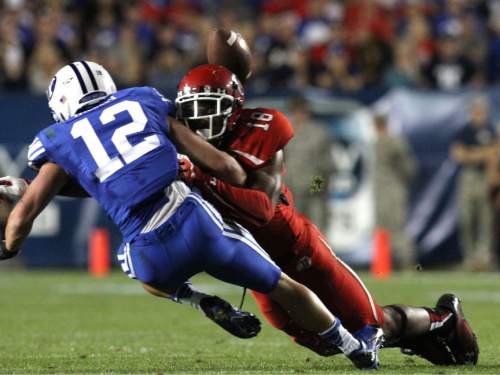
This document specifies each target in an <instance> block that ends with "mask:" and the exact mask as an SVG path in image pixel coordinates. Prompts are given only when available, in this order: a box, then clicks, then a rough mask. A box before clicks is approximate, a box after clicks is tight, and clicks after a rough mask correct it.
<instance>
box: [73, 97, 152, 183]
mask: <svg viewBox="0 0 500 375" xmlns="http://www.w3.org/2000/svg"><path fill="white" fill-rule="evenodd" d="M125 111H126V112H128V113H129V114H130V117H131V118H132V122H129V123H126V124H124V125H122V126H120V127H119V128H117V129H116V130H115V131H114V132H113V135H112V137H111V141H112V142H113V144H114V145H115V147H116V149H117V150H118V152H119V154H120V156H121V159H120V158H119V157H118V156H115V157H113V158H110V157H109V155H108V153H107V152H106V150H105V149H104V146H103V144H102V142H101V141H100V140H99V137H98V136H97V134H96V132H95V130H94V128H93V127H92V124H91V123H90V121H89V119H88V118H83V119H81V120H79V121H77V122H75V123H74V124H73V127H72V128H71V135H72V136H73V138H74V139H77V138H82V140H83V142H84V143H85V145H86V146H87V148H88V150H89V152H90V155H92V158H93V159H94V161H95V163H96V164H97V169H96V171H95V175H96V177H97V178H98V179H99V181H101V182H104V181H105V180H106V179H107V178H108V177H110V176H111V175H113V174H114V173H115V172H117V171H118V170H120V169H121V168H123V167H124V165H125V164H130V163H132V162H133V161H135V160H137V159H139V158H140V157H141V156H143V155H145V154H147V153H148V152H150V151H152V150H154V149H155V148H157V147H158V146H159V145H160V139H159V138H158V136H157V135H150V136H148V137H144V140H143V141H142V142H139V143H137V144H135V145H131V144H130V142H129V141H128V139H127V136H129V135H132V134H136V133H139V132H141V131H143V130H144V129H145V127H146V124H147V122H148V119H147V117H146V114H145V113H144V110H143V109H142V107H141V105H140V104H139V102H136V101H131V100H124V101H122V102H119V103H116V104H115V105H112V106H110V107H108V108H106V109H104V110H103V111H102V113H101V115H100V116H99V121H100V124H101V125H102V126H106V125H109V124H110V123H112V122H113V121H115V120H116V115H117V114H118V113H120V112H125ZM122 160H123V161H124V162H125V164H124V163H123V162H122Z"/></svg>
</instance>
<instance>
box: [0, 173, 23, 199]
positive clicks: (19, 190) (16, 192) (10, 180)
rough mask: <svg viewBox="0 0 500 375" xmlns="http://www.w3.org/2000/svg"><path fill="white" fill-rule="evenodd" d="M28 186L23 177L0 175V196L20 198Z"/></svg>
mask: <svg viewBox="0 0 500 375" xmlns="http://www.w3.org/2000/svg"><path fill="white" fill-rule="evenodd" d="M27 187H28V181H26V180H25V179H24V178H19V177H11V176H5V177H0V198H5V197H7V198H9V199H15V198H21V197H22V196H23V194H24V192H25V191H26V188H27Z"/></svg>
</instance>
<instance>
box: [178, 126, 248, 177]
mask: <svg viewBox="0 0 500 375" xmlns="http://www.w3.org/2000/svg"><path fill="white" fill-rule="evenodd" d="M168 122H169V124H170V133H169V137H170V139H171V140H172V141H173V142H174V144H175V145H176V146H177V149H178V150H179V152H181V153H183V154H186V155H187V156H189V158H190V159H192V160H193V161H194V163H195V164H196V165H198V166H199V167H200V168H202V169H204V170H206V171H207V172H208V173H210V174H211V175H212V176H214V177H217V178H219V179H221V180H222V181H225V182H227V183H229V184H232V185H237V186H243V185H244V184H245V181H246V178H247V175H246V172H245V171H244V170H243V168H242V167H241V165H240V164H239V163H238V162H237V161H236V160H235V159H234V158H233V157H232V156H230V155H229V154H227V153H225V152H223V151H220V150H218V149H216V148H215V147H214V146H212V145H211V144H210V143H208V142H206V141H204V140H203V139H202V138H201V137H199V136H198V135H197V134H195V133H194V132H192V131H191V130H190V129H188V128H187V127H186V126H185V125H184V124H182V123H181V122H180V121H178V120H176V119H174V118H173V117H170V116H169V117H168Z"/></svg>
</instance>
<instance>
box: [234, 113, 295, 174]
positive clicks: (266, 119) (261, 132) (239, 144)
mask: <svg viewBox="0 0 500 375" xmlns="http://www.w3.org/2000/svg"><path fill="white" fill-rule="evenodd" d="M235 126H236V129H235V131H236V137H235V139H234V140H233V141H232V142H231V144H230V145H229V147H228V151H230V152H231V153H232V154H233V155H234V156H235V157H236V158H237V159H238V161H240V162H241V163H242V164H243V165H244V166H245V167H247V168H250V169H256V168H259V167H261V166H263V165H265V164H266V163H267V162H268V161H269V160H271V159H272V158H273V157H274V155H275V154H276V152H278V151H279V150H281V149H282V148H283V147H285V146H286V144H287V143H288V142H289V141H290V139H292V137H293V128H292V125H291V124H290V121H289V120H288V118H287V117H286V116H285V115H284V114H283V113H281V112H280V111H277V110H275V109H269V108H252V109H244V110H243V111H242V114H241V115H240V117H239V118H238V120H237V122H236V124H235Z"/></svg>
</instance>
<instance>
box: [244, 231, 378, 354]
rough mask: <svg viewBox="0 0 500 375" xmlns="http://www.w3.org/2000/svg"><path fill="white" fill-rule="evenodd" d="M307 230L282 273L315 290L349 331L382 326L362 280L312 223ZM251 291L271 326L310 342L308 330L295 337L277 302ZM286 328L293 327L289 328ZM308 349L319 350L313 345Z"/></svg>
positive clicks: (374, 304) (284, 312)
mask: <svg viewBox="0 0 500 375" xmlns="http://www.w3.org/2000/svg"><path fill="white" fill-rule="evenodd" d="M309 232H310V236H309V239H308V241H307V242H308V243H307V244H305V246H302V247H301V248H302V249H303V250H301V251H299V253H297V254H295V256H294V258H293V260H292V261H290V262H289V263H288V264H287V265H280V266H282V270H283V272H285V273H286V274H287V275H288V276H290V277H291V278H292V279H294V280H295V281H297V282H299V283H301V284H303V285H305V286H307V287H308V288H309V289H311V290H312V291H313V292H314V293H316V295H317V296H318V297H319V298H320V299H321V301H322V302H323V303H324V304H325V306H326V307H327V308H328V309H329V310H330V311H331V312H332V314H334V315H335V316H336V317H338V318H340V320H341V321H342V324H343V325H344V327H346V328H347V329H348V330H349V331H351V332H355V331H357V330H358V329H361V328H362V327H363V326H365V325H366V324H378V325H380V326H381V325H382V323H383V321H384V314H383V312H382V309H381V308H380V306H379V305H378V304H377V303H376V302H375V301H374V300H373V298H372V297H371V295H370V293H369V292H368V290H367V289H366V287H365V286H364V284H363V282H362V281H361V280H360V279H359V277H358V276H357V275H356V274H355V273H354V271H353V270H352V269H351V268H349V267H348V266H347V265H346V264H345V263H344V262H342V261H341V260H340V259H339V258H337V257H336V256H335V254H334V253H333V251H332V250H331V248H330V246H329V245H328V243H327V242H326V240H325V239H324V237H323V236H322V234H321V232H320V231H319V230H318V229H317V228H316V227H315V226H314V225H311V226H310V228H309ZM304 254H307V255H304ZM252 294H253V296H254V297H255V299H256V301H257V304H258V305H259V308H260V310H261V312H262V314H264V316H265V317H266V319H267V320H268V321H269V323H271V325H273V326H274V327H275V328H278V329H280V330H284V331H285V332H287V333H288V334H290V335H291V336H294V339H295V340H296V341H297V342H299V343H301V341H305V342H309V341H310V333H309V334H308V333H306V332H304V333H303V334H304V335H308V337H303V338H301V337H297V336H296V335H297V333H296V332H297V329H296V327H295V325H294V323H293V322H291V318H290V316H289V315H288V313H287V312H286V311H285V310H284V309H282V308H281V307H280V306H279V305H278V304H276V303H275V302H273V301H271V300H270V299H269V298H268V297H267V296H266V295H264V294H261V293H257V292H252ZM289 327H294V328H293V329H289ZM299 331H300V330H299ZM299 335H301V334H300V333H299ZM305 346H308V347H310V346H309V345H305ZM310 348H311V347H310ZM311 349H313V350H315V351H317V352H318V350H316V349H314V348H311Z"/></svg>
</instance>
